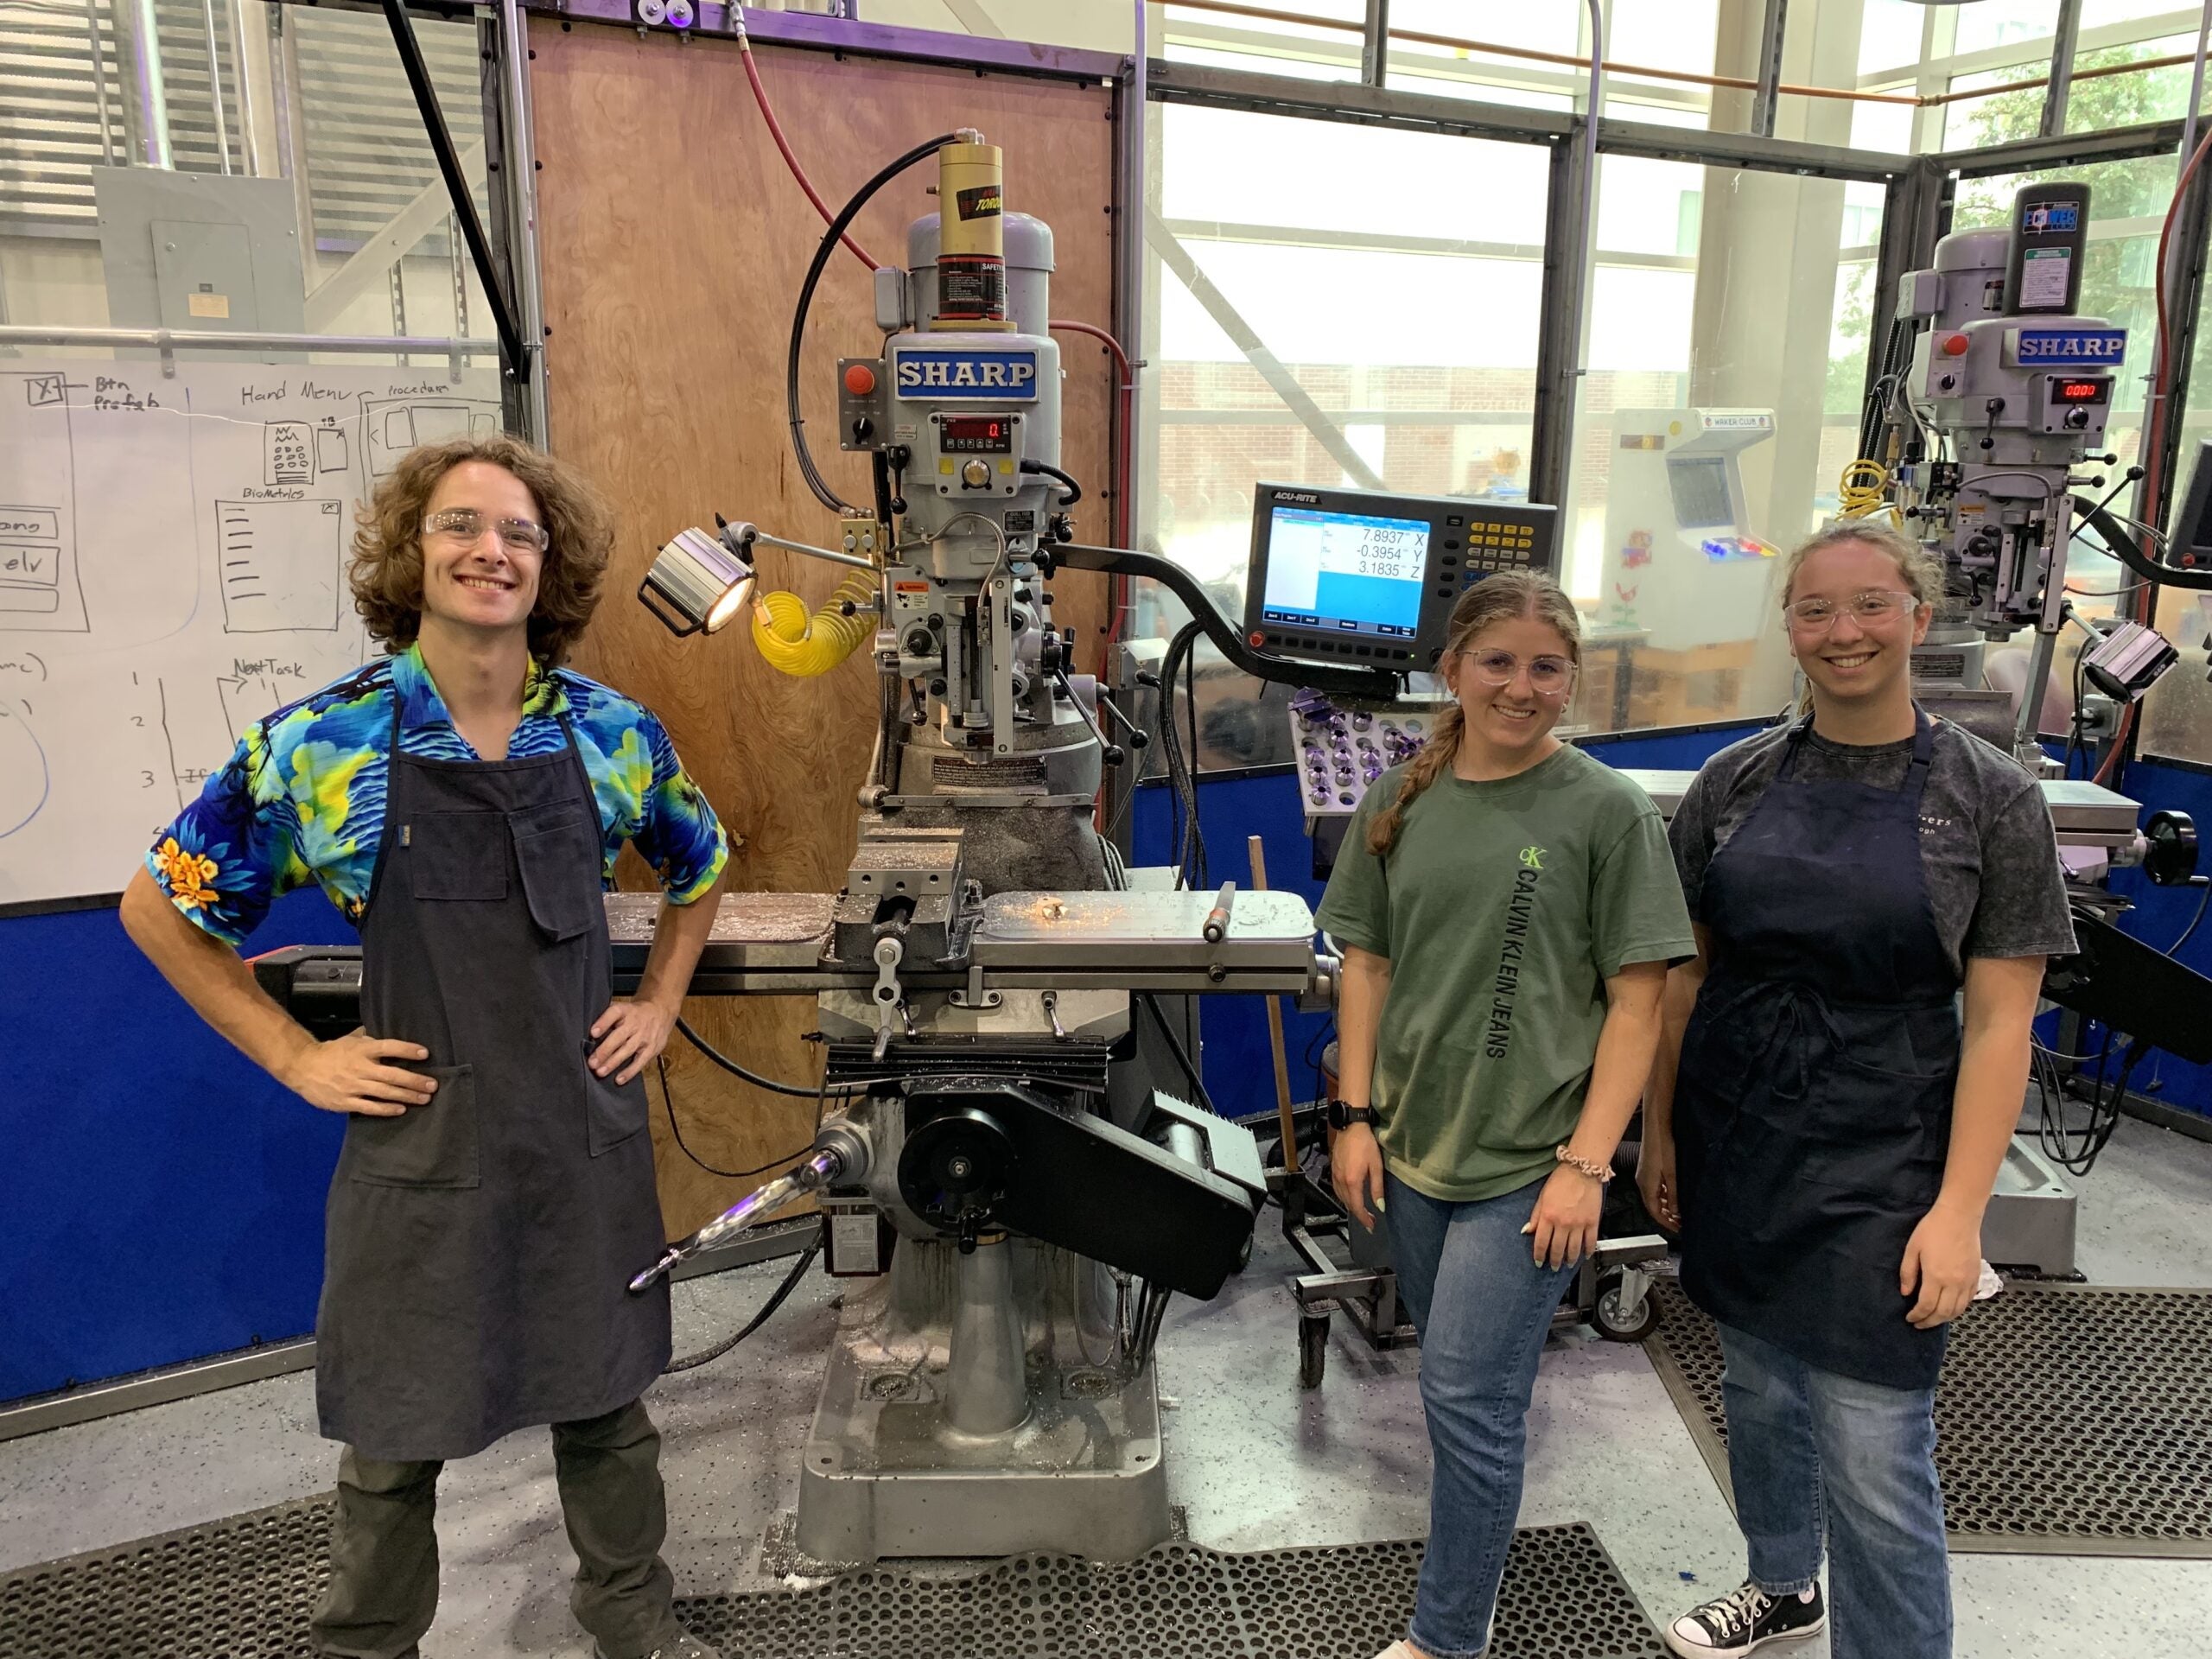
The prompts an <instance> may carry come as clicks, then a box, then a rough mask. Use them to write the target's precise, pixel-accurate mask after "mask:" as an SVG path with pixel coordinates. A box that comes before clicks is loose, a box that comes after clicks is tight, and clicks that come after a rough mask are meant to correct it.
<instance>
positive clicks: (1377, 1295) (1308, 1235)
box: [1269, 1168, 1667, 1389]
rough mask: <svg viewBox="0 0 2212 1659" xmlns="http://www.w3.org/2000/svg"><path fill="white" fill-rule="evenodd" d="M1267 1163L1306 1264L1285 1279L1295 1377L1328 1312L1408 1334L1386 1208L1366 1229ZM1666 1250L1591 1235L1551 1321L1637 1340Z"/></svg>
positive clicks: (1295, 1173)
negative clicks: (1294, 1331) (1294, 1317)
mask: <svg viewBox="0 0 2212 1659" xmlns="http://www.w3.org/2000/svg"><path fill="white" fill-rule="evenodd" d="M1269 1173H1271V1174H1276V1173H1280V1174H1281V1178H1282V1179H1281V1195H1282V1204H1283V1235H1284V1236H1285V1237H1287V1238H1288V1239H1289V1240H1290V1243H1291V1247H1292V1248H1293V1249H1295V1250H1296V1251H1297V1252H1298V1254H1299V1256H1300V1259H1301V1260H1303V1261H1304V1262H1306V1265H1307V1266H1308V1267H1309V1268H1312V1269H1313V1271H1312V1272H1310V1273H1303V1274H1296V1275H1294V1276H1293V1278H1292V1279H1291V1281H1290V1287H1291V1294H1293V1295H1294V1296H1295V1297H1296V1298H1297V1299H1298V1385H1299V1387H1300V1388H1301V1389H1317V1388H1319V1387H1320V1386H1321V1378H1322V1376H1323V1374H1324V1373H1325V1370H1327V1366H1328V1357H1329V1319H1330V1316H1331V1315H1332V1314H1333V1313H1339V1312H1340V1313H1343V1314H1344V1317H1345V1318H1346V1319H1349V1320H1350V1321H1351V1325H1352V1328H1353V1329H1354V1330H1356V1331H1357V1332H1359V1333H1360V1335H1361V1336H1363V1337H1364V1338H1366V1339H1367V1342H1368V1344H1369V1345H1370V1347H1374V1348H1377V1349H1382V1348H1397V1347H1402V1346H1404V1345H1406V1344H1410V1343H1413V1342H1414V1341H1416V1340H1417V1338H1416V1336H1415V1333H1414V1325H1413V1321H1412V1320H1410V1319H1407V1318H1406V1317H1405V1315H1404V1313H1403V1310H1402V1308H1401V1307H1400V1306H1399V1304H1398V1275H1397V1273H1396V1272H1395V1269H1393V1268H1392V1267H1391V1266H1390V1253H1389V1232H1388V1227H1389V1222H1388V1218H1387V1217H1377V1223H1378V1224H1377V1225H1376V1229H1375V1230H1374V1231H1373V1232H1372V1233H1370V1232H1369V1231H1368V1230H1366V1229H1365V1228H1363V1227H1361V1226H1359V1225H1358V1224H1357V1223H1355V1222H1353V1221H1352V1220H1351V1217H1349V1216H1347V1215H1346V1214H1345V1213H1344V1206H1343V1205H1340V1204H1339V1203H1338V1201H1337V1198H1336V1195H1335V1194H1334V1193H1332V1192H1327V1191H1326V1190H1325V1189H1324V1188H1323V1187H1321V1186H1320V1185H1319V1184H1317V1183H1316V1182H1315V1181H1314V1180H1313V1179H1312V1178H1310V1177H1309V1176H1308V1175H1307V1174H1306V1172H1305V1171H1304V1170H1303V1169H1300V1168H1290V1169H1287V1170H1285V1171H1281V1172H1274V1171H1271V1172H1269ZM1666 1255H1667V1241H1666V1240H1665V1239H1664V1238H1662V1237H1661V1236H1659V1235H1658V1234H1656V1233H1643V1234H1638V1235H1636V1236H1632V1237H1626V1238H1607V1239H1600V1240H1599V1241H1598V1246H1597V1249H1595V1250H1593V1251H1592V1253H1591V1255H1589V1256H1587V1257H1586V1258H1585V1259H1584V1261H1583V1262H1582V1265H1581V1266H1580V1268H1577V1269H1576V1270H1575V1273H1574V1276H1573V1280H1572V1281H1570V1283H1569V1285H1568V1287H1567V1294H1566V1295H1564V1296H1562V1297H1561V1298H1560V1305H1559V1311H1558V1313H1555V1314H1554V1315H1553V1316H1552V1317H1553V1320H1554V1323H1555V1324H1556V1323H1561V1322H1564V1323H1568V1324H1587V1325H1589V1326H1590V1327H1591V1328H1592V1330H1594V1331H1595V1332H1597V1333H1598V1334H1599V1336H1601V1337H1603V1338H1605V1339H1606V1340H1607V1341H1608V1342H1641V1341H1642V1340H1643V1338H1646V1337H1648V1336H1649V1335H1650V1334H1651V1332H1653V1331H1654V1330H1655V1329H1656V1328H1657V1326H1658V1324H1659V1303H1658V1300H1657V1299H1656V1297H1654V1296H1652V1295H1651V1294H1649V1293H1650V1289H1651V1280H1652V1276H1653V1275H1652V1274H1651V1272H1650V1271H1649V1267H1648V1264H1649V1263H1650V1262H1659V1261H1663V1260H1664V1259H1665V1258H1666Z"/></svg>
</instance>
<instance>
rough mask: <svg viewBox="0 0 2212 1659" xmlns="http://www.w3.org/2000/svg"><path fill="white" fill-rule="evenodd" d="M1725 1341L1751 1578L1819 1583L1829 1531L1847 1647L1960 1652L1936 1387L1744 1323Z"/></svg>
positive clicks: (1890, 1657) (1725, 1392)
mask: <svg viewBox="0 0 2212 1659" xmlns="http://www.w3.org/2000/svg"><path fill="white" fill-rule="evenodd" d="M1720 1352H1721V1355H1722V1357H1723V1358H1725V1359H1726V1361H1727V1370H1726V1373H1725V1374H1724V1376H1723V1377H1722V1379H1721V1396H1722V1400H1723V1402H1724V1403H1725V1404H1726V1408H1727V1412H1728V1477H1729V1480H1730V1483H1731V1484H1732V1485H1733V1487H1734V1488H1735V1492H1736V1520H1737V1523H1738V1525H1739V1526H1741V1527H1742V1528H1743V1529H1744V1541H1745V1544H1746V1545H1747V1546H1748V1547H1749V1548H1750V1551H1751V1581H1752V1582H1753V1583H1754V1584H1756V1585H1758V1586H1759V1588H1760V1589H1762V1590H1764V1591H1765V1592H1767V1593H1768V1594H1769V1595H1770V1596H1781V1595H1787V1594H1791V1593H1794V1592H1797V1591H1800V1590H1803V1589H1805V1588H1806V1587H1808V1586H1810V1585H1811V1584H1812V1583H1813V1581H1814V1580H1815V1578H1816V1577H1818V1576H1819V1573H1820V1570H1821V1541H1822V1539H1821V1535H1822V1533H1823V1531H1825V1532H1826V1534H1827V1552H1828V1650H1829V1652H1830V1653H1831V1654H1832V1655H1833V1656H1834V1659H1949V1654H1950V1651H1951V1563H1950V1555H1949V1552H1948V1548H1947V1546H1946V1545H1945V1543H1944V1541H1943V1492H1942V1487H1940V1486H1939V1485H1938V1484H1936V1390H1935V1389H1885V1388H1883V1387H1882V1386H1881V1385H1879V1384H1878V1383H1861V1382H1859V1381H1857V1380H1856V1379H1855V1378H1853V1377H1848V1376H1837V1375H1836V1374H1835V1373H1834V1372H1833V1371H1823V1370H1816V1369H1815V1367H1813V1366H1810V1365H1808V1364H1806V1363H1803V1362H1802V1360H1798V1359H1796V1358H1793V1357H1791V1356H1789V1354H1786V1353H1784V1352H1783V1351H1782V1350H1781V1349H1779V1348H1777V1347H1776V1346H1774V1345H1773V1344H1771V1343H1767V1342H1762V1341H1760V1340H1759V1338H1757V1337H1754V1336H1751V1335H1749V1334H1747V1333H1746V1332H1742V1331H1738V1330H1737V1329H1735V1328H1734V1327H1733V1326H1732V1325H1722V1326H1721V1327H1720Z"/></svg>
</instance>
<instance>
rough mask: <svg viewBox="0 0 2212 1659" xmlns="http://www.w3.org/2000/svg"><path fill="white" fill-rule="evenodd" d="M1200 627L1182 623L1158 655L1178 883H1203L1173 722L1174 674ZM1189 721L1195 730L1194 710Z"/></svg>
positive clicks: (1194, 814)
mask: <svg viewBox="0 0 2212 1659" xmlns="http://www.w3.org/2000/svg"><path fill="white" fill-rule="evenodd" d="M1202 631H1203V625H1202V624H1201V623H1199V622H1198V621H1196V620H1192V621H1190V622H1186V623H1185V624H1184V625H1183V626H1181V627H1180V628H1179V629H1177V630H1176V632H1175V634H1174V637H1173V639H1169V641H1168V642H1167V652H1166V655H1165V656H1163V657H1162V658H1160V696H1161V697H1162V698H1164V699H1165V701H1164V702H1163V703H1162V705H1161V718H1160V721H1159V729H1160V753H1161V758H1162V759H1163V760H1165V761H1166V765H1167V781H1168V785H1169V787H1170V788H1172V789H1173V791H1175V800H1176V805H1177V808H1178V812H1177V814H1176V816H1175V817H1173V820H1172V824H1173V829H1174V830H1175V836H1174V848H1175V859H1174V861H1175V872H1176V876H1175V880H1176V885H1177V886H1178V887H1199V886H1201V885H1203V878H1202V876H1201V875H1200V874H1199V872H1200V871H1202V870H1203V869H1204V868H1205V857H1204V850H1203V849H1204V831H1203V830H1202V829H1200V828H1199V827H1198V786H1197V784H1196V782H1195V780H1194V779H1193V778H1192V774H1191V766H1190V756H1189V754H1188V753H1186V752H1185V748H1184V744H1183V734H1182V728H1180V727H1179V726H1178V725H1177V724H1176V722H1175V675H1176V672H1177V671H1178V669H1179V668H1180V667H1181V666H1182V665H1183V664H1185V663H1187V662H1188V661H1189V660H1190V652H1191V650H1192V647H1193V646H1194V645H1196V643H1197V640H1198V635H1199V633H1200V632H1202ZM1196 729H1197V716H1196V714H1195V712H1194V713H1193V715H1192V730H1193V732H1194V733H1195V731H1196Z"/></svg>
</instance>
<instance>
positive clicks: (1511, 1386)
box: [1384, 1172, 1573, 1659]
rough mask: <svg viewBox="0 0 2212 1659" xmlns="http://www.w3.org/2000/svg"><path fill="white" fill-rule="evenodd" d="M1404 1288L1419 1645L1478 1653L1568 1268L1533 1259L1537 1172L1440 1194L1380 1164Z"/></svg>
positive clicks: (1451, 1653) (1493, 1606)
mask: <svg viewBox="0 0 2212 1659" xmlns="http://www.w3.org/2000/svg"><path fill="white" fill-rule="evenodd" d="M1384 1182H1385V1190H1386V1194H1387V1196H1386V1198H1385V1200H1384V1202H1385V1204H1386V1205H1388V1209H1387V1211H1386V1213H1387V1214H1388V1216H1389V1227H1390V1257H1391V1262H1392V1264H1393V1265H1394V1266H1395V1268H1396V1269H1397V1274H1398V1294H1399V1296H1400V1297H1401V1298H1402V1299H1403V1300H1404V1302H1405V1306H1406V1311H1407V1312H1408V1313H1410V1314H1412V1315H1413V1320H1414V1325H1417V1326H1419V1327H1420V1330H1421V1407H1422V1409H1423V1411H1424V1412H1425V1414H1427V1418H1428V1446H1429V1455H1430V1460H1431V1462H1432V1463H1433V1465H1434V1469H1433V1473H1432V1475H1431V1477H1430V1481H1429V1492H1428V1554H1427V1557H1426V1559H1424V1560H1423V1561H1422V1562H1421V1590H1420V1593H1419V1594H1418V1595H1417V1596H1416V1597H1415V1599H1414V1618H1413V1628H1412V1629H1411V1630H1409V1631H1408V1633H1407V1634H1408V1637H1409V1639H1410V1640H1411V1641H1412V1642H1413V1644H1414V1646H1415V1647H1417V1648H1419V1649H1421V1651H1422V1652H1424V1653H1427V1654H1429V1655H1432V1656H1433V1659H1477V1656H1478V1655H1480V1654H1481V1653H1482V1652H1483V1650H1484V1649H1486V1648H1487V1647H1488V1646H1489V1645H1490V1623H1491V1614H1492V1613H1493V1612H1494V1611H1496V1610H1497V1583H1498V1580H1499V1579H1501V1578H1503V1576H1504V1573H1505V1552H1506V1549H1507V1548H1508V1547H1509V1546H1510V1544H1511V1543H1512V1541H1513V1523H1514V1522H1515V1520H1516V1518H1517V1517H1518V1516H1519V1515H1520V1512H1521V1471H1522V1463H1523V1461H1524V1460H1525V1454H1526V1452H1527V1446H1528V1433H1527V1425H1526V1419H1527V1417H1528V1414H1529V1392H1530V1390H1531V1389H1534V1388H1535V1383H1536V1361H1537V1358H1538V1357H1539V1356H1541V1354H1542V1352H1543V1351H1544V1333H1545V1332H1547V1331H1548V1330H1549V1329H1550V1328H1551V1322H1552V1313H1553V1311H1554V1309H1555V1308H1557V1307H1558V1306H1559V1303H1560V1295H1561V1294H1563V1291H1564V1287H1565V1284H1566V1281H1567V1274H1570V1273H1571V1272H1573V1268H1571V1267H1567V1268H1557V1269H1554V1268H1541V1267H1538V1266H1536V1265H1535V1256H1534V1254H1533V1251H1534V1244H1533V1243H1532V1241H1531V1240H1529V1238H1527V1237H1526V1236H1523V1235H1522V1231H1521V1230H1522V1228H1523V1227H1524V1226H1526V1225H1528V1222H1529V1216H1530V1215H1531V1214H1532V1213H1533V1212H1534V1211H1535V1207H1536V1194H1537V1192H1539V1191H1540V1190H1541V1187H1542V1185H1543V1183H1542V1182H1541V1181H1538V1182H1535V1183H1532V1184H1531V1185H1528V1186H1524V1187H1522V1189H1521V1190H1520V1191H1518V1192H1509V1193H1507V1194H1505V1196H1504V1197H1503V1198H1485V1199H1484V1200H1483V1201H1482V1202H1481V1203H1479V1204H1446V1203H1443V1202H1440V1200H1438V1199H1435V1198H1426V1197H1424V1196H1422V1195H1421V1193H1419V1192H1414V1190H1413V1188H1411V1187H1409V1186H1408V1185H1406V1184H1405V1183H1404V1182H1403V1181H1402V1180H1400V1179H1398V1178H1397V1177H1396V1176H1395V1175H1390V1174H1389V1173H1387V1172H1386V1173H1385V1176H1384Z"/></svg>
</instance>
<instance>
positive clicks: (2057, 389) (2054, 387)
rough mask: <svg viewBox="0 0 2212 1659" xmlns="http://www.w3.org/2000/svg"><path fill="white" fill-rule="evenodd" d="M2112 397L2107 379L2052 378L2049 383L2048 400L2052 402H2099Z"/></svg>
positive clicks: (2109, 382) (2110, 385) (2110, 384)
mask: <svg viewBox="0 0 2212 1659" xmlns="http://www.w3.org/2000/svg"><path fill="white" fill-rule="evenodd" d="M2110 397H2112V382H2111V381H2109V380H2054V381H2052V382H2051V383H2050V401H2051V402H2052V403H2054V404H2101V403H2104V402H2106V401H2107V400H2108V399H2109V398H2110Z"/></svg>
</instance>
